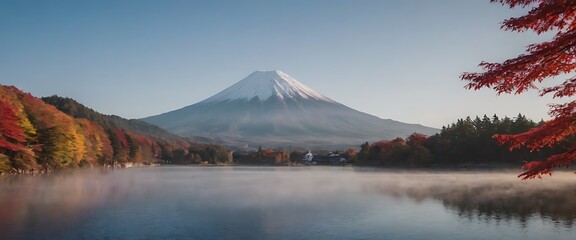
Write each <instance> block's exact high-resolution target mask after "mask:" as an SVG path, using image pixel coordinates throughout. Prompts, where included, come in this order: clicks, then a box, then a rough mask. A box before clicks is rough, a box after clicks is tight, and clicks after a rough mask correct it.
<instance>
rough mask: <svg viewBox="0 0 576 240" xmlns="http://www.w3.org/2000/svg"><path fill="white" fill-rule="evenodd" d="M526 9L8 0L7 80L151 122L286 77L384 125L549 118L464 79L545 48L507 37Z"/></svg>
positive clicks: (2, 67)
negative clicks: (254, 76) (275, 73)
mask: <svg viewBox="0 0 576 240" xmlns="http://www.w3.org/2000/svg"><path fill="white" fill-rule="evenodd" d="M523 11H524V10H510V9H508V8H506V7H503V6H501V5H498V4H490V3H489V1H488V0H437V1H427V0H411V1H409V0H397V1H386V0H374V1H368V0H358V1H351V0H324V1H315V0H291V1H269V0H267V1H266V0H262V1H232V0H231V1H217V0H216V1H208V0H206V1H193V0H188V1H183V0H182V1H178V0H168V1H161V0H157V1H145V0H134V1H121V0H119V1H115V0H98V1H96V0H93V1H89V0H86V1H82V0H80V1H77V0H75V1H40V0H38V1H26V0H0V83H2V84H7V85H15V86H17V87H19V88H21V89H23V90H24V91H27V92H31V93H32V94H34V95H36V96H48V95H53V94H57V95H61V96H67V97H72V98H75V99H77V100H78V101H80V102H81V103H84V104H85V105H87V106H89V107H91V108H93V109H95V110H97V111H100V112H102V113H105V114H116V115H120V116H122V117H126V118H141V117H147V116H150V115H155V114H159V113H163V112H167V111H171V110H175V109H177V108H181V107H184V106H187V105H190V104H193V103H196V102H198V101H201V100H203V99H205V98H207V97H210V96H211V95H213V94H216V93H217V92H219V91H220V90H223V89H224V88H226V87H228V86H230V85H232V84H233V83H235V82H237V81H239V80H241V79H242V78H244V77H246V76H247V75H248V74H250V73H251V72H253V71H256V70H282V71H284V72H286V73H288V74H290V75H291V76H292V77H294V78H296V79H298V80H299V81H301V82H303V83H304V84H306V85H308V86H310V87H312V88H313V89H315V90H316V91H318V92H320V93H322V94H324V95H326V96H328V97H330V98H332V99H334V100H336V101H339V102H341V103H343V104H345V105H347V106H349V107H352V108H355V109H357V110H360V111H363V112H367V113H370V114H373V115H376V116H379V117H381V118H391V119H395V120H399V121H403V122H409V123H420V124H424V125H428V126H432V127H441V126H443V125H446V124H449V123H451V122H454V121H455V120H456V119H458V118H462V117H465V116H468V115H471V116H475V115H483V114H488V115H493V114H498V115H508V116H515V115H517V114H518V113H523V114H526V115H527V116H528V117H530V118H532V119H534V120H540V119H542V118H544V119H547V118H548V115H547V110H548V108H547V105H546V104H547V103H550V102H552V100H551V99H550V98H540V97H537V93H535V92H532V93H529V94H527V95H526V94H525V95H517V96H497V95H496V94H495V93H494V92H493V91H491V90H483V91H477V92H474V91H470V90H466V89H464V88H463V86H464V84H465V83H464V82H462V81H460V80H459V75H460V74H461V73H462V72H465V71H476V70H478V69H477V68H476V66H477V65H478V63H480V61H482V60H487V61H501V60H504V59H507V58H510V57H515V56H517V55H518V54H520V53H522V52H523V50H524V47H525V46H526V45H527V44H529V43H534V42H538V41H541V40H542V37H541V36H537V35H535V34H532V33H512V32H505V31H503V30H500V26H499V23H500V22H502V20H504V19H505V18H508V17H511V16H518V15H520V14H522V13H523Z"/></svg>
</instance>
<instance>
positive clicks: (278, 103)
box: [143, 71, 437, 148]
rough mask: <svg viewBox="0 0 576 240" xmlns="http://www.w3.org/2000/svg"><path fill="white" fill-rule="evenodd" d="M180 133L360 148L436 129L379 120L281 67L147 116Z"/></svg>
mask: <svg viewBox="0 0 576 240" xmlns="http://www.w3.org/2000/svg"><path fill="white" fill-rule="evenodd" d="M143 120H144V121H146V122H149V123H152V124H156V125H158V126H161V127H162V128H164V129H167V130H169V131H171V132H173V133H176V134H179V135H181V136H186V137H191V138H201V139H212V140H215V141H219V142H223V143H226V144H229V145H234V146H246V145H248V146H252V147H255V146H258V145H266V146H303V147H315V148H317V147H335V146H356V145H359V144H360V143H362V142H365V141H377V140H382V139H391V138H395V137H406V136H408V135H410V134H412V133H414V132H420V133H424V134H433V133H435V132H437V130H436V129H433V128H429V127H424V126H422V125H417V124H405V123H401V122H397V121H393V120H389V119H380V118H378V117H376V116H373V115H369V114H366V113H363V112H360V111H357V110H354V109H351V108H349V107H347V106H345V105H343V104H340V103H337V102H335V101H333V100H332V99H330V98H328V97H326V96H323V95H321V94H319V93H317V92H316V91H314V90H312V89H310V88H309V87H307V86H305V85H304V84H302V83H300V82H298V81H297V80H295V79H293V78H291V77H290V76H288V75H287V74H285V73H283V72H281V71H266V72H254V73H252V74H251V75H249V76H248V77H246V78H244V79H243V80H241V81H239V82H237V83H236V84H234V85H232V86H231V87H229V88H227V89H225V90H223V91H221V92H220V93H218V94H216V95H214V96H212V97H210V98H208V99H206V100H204V101H201V102H199V103H196V104H193V105H190V106H187V107H184V108H182V109H178V110H175V111H172V112H168V113H164V114H160V115H156V116H152V117H148V118H145V119H143Z"/></svg>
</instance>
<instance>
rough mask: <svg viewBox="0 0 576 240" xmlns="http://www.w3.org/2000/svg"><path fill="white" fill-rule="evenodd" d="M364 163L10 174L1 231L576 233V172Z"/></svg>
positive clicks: (28, 235) (112, 235)
mask: <svg viewBox="0 0 576 240" xmlns="http://www.w3.org/2000/svg"><path fill="white" fill-rule="evenodd" d="M516 174H517V172H498V173H496V172H466V171H461V172H417V171H393V170H382V169H370V168H353V167H316V166H314V167H186V166H162V167H140V168H129V169H86V170H74V171H63V172H58V173H52V174H47V175H36V176H6V175H5V176H0V210H1V212H0V238H1V239H14V240H17V239H163V240H168V239H346V240H348V239H507V240H510V239H548V240H556V239H570V240H574V239H576V223H575V219H576V175H575V174H573V173H557V174H555V175H554V176H552V177H546V178H545V180H531V181H521V180H519V179H517V178H516Z"/></svg>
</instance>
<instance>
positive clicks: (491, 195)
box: [433, 184, 576, 227]
mask: <svg viewBox="0 0 576 240" xmlns="http://www.w3.org/2000/svg"><path fill="white" fill-rule="evenodd" d="M433 197H434V198H435V199H439V200H441V201H442V202H443V204H444V206H445V207H446V208H449V209H453V210H455V211H457V213H458V215H459V216H460V217H462V218H467V219H469V220H472V219H475V218H476V219H479V220H485V221H496V222H500V221H511V220H517V221H518V222H520V223H521V224H522V225H525V224H526V222H527V221H528V219H530V218H531V217H538V216H539V217H540V218H541V219H543V220H546V221H551V222H553V223H555V224H556V225H564V226H565V227H571V226H573V225H574V223H575V220H576V188H575V187H574V186H571V187H568V186H566V188H552V189H536V190H532V189H530V188H527V187H525V188H523V189H520V190H517V189H516V187H515V185H513V184H502V185H497V184H491V185H481V186H474V187H462V186H459V187H457V188H455V189H454V190H453V192H452V193H441V194H436V195H435V196H433Z"/></svg>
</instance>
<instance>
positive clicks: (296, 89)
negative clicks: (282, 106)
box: [204, 70, 334, 102]
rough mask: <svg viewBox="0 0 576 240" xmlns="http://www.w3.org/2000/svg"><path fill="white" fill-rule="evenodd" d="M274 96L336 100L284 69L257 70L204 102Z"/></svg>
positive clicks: (261, 98)
mask: <svg viewBox="0 0 576 240" xmlns="http://www.w3.org/2000/svg"><path fill="white" fill-rule="evenodd" d="M272 96H277V97H278V98H280V99H284V98H305V99H315V100H321V101H327V102H334V101H333V100H331V99H330V98H328V97H325V96H323V95H322V94H320V93H317V92H316V91H314V90H312V89H311V88H309V87H308V86H306V85H304V84H302V83H300V82H298V81H297V80H296V79H294V78H292V77H290V75H288V74H286V73H284V72H282V71H278V70H276V71H256V72H253V73H252V74H250V75H249V76H248V77H246V78H244V79H242V80H240V81H239V82H237V83H235V84H234V85H232V86H230V87H228V88H226V89H224V90H223V91H221V92H219V93H218V94H216V95H214V96H212V97H210V98H208V99H206V100H204V102H219V101H225V100H235V99H246V100H250V99H252V98H254V97H258V99H260V100H261V101H264V100H266V99H268V98H270V97H272Z"/></svg>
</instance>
